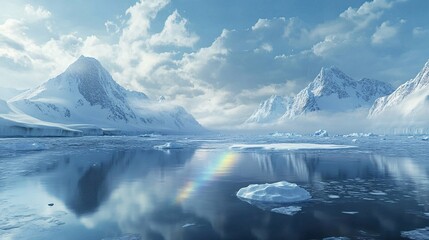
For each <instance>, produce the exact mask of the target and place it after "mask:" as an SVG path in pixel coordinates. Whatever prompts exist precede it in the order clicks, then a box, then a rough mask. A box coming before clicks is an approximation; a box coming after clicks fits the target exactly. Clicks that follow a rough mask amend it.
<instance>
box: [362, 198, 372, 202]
mask: <svg viewBox="0 0 429 240" xmlns="http://www.w3.org/2000/svg"><path fill="white" fill-rule="evenodd" d="M363 200H366V201H374V200H375V199H374V198H363Z"/></svg>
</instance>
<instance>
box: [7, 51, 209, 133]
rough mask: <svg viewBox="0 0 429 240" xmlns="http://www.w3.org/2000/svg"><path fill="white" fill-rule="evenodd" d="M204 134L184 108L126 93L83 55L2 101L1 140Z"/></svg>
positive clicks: (103, 70)
mask: <svg viewBox="0 0 429 240" xmlns="http://www.w3.org/2000/svg"><path fill="white" fill-rule="evenodd" d="M162 99H165V98H162ZM204 131H206V130H205V129H204V128H203V127H202V126H201V125H200V124H199V123H198V122H197V121H196V120H195V119H194V117H193V116H192V115H191V114H189V113H188V112H187V111H186V110H185V109H184V108H183V107H180V106H176V105H174V104H172V103H171V102H167V101H165V100H162V101H158V100H151V99H149V98H148V97H147V96H146V95H145V94H144V93H141V92H136V91H130V90H127V89H125V88H123V87H122V86H120V85H119V84H118V83H116V82H115V80H113V78H112V76H111V75H110V74H109V73H108V72H107V70H106V69H105V68H104V67H103V66H102V65H101V64H100V62H98V60H96V59H95V58H91V57H85V56H81V57H79V58H78V59H77V60H76V61H75V62H74V63H73V64H71V65H70V66H69V67H68V68H67V69H66V70H65V72H63V73H62V74H60V75H58V76H57V77H55V78H52V79H50V80H48V81H47V82H45V83H43V84H41V85H39V86H37V87H35V88H33V89H30V90H27V91H25V92H22V93H20V94H18V95H17V96H15V97H13V98H11V99H9V100H7V102H6V101H4V100H0V136H82V135H106V134H107V135H116V134H137V133H169V134H182V133H199V132H204Z"/></svg>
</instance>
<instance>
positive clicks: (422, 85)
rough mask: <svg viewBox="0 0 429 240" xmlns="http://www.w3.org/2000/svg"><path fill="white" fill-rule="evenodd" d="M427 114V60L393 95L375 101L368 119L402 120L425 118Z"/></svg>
mask: <svg viewBox="0 0 429 240" xmlns="http://www.w3.org/2000/svg"><path fill="white" fill-rule="evenodd" d="M427 113H429V60H428V61H427V62H426V64H425V65H424V66H423V68H422V70H421V71H420V72H419V73H418V74H417V75H416V77H415V78H413V79H411V80H409V81H407V82H405V83H403V84H402V85H400V86H399V87H398V88H397V89H396V90H395V91H394V92H393V93H391V94H390V95H388V96H384V97H381V98H379V99H377V100H376V101H375V103H374V105H373V106H372V108H371V109H370V112H369V117H372V118H375V117H382V116H383V115H389V116H392V115H394V116H399V117H403V118H409V120H410V118H415V117H419V115H420V116H421V117H422V118H427Z"/></svg>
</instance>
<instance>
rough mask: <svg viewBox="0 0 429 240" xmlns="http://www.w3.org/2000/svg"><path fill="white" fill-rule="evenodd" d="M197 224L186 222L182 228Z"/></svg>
mask: <svg viewBox="0 0 429 240" xmlns="http://www.w3.org/2000/svg"><path fill="white" fill-rule="evenodd" d="M192 226H195V223H186V224H184V225H183V226H182V228H187V227H192Z"/></svg>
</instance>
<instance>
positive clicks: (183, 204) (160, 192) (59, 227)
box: [0, 136, 429, 239]
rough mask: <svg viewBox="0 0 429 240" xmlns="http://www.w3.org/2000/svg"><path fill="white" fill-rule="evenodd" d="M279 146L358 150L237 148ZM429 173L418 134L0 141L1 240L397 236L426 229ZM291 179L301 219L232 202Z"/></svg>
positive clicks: (426, 150) (428, 157)
mask: <svg viewBox="0 0 429 240" xmlns="http://www.w3.org/2000/svg"><path fill="white" fill-rule="evenodd" d="M167 142H171V143H174V144H171V145H170V146H171V147H172V148H173V149H156V147H155V148H154V146H160V145H164V144H165V143H167ZM277 142H295V143H330V144H341V145H354V146H356V148H350V149H337V150H321V149H319V150H294V151H287V150H281V151H280V150H278V151H276V150H271V151H263V150H257V149H253V150H241V151H238V150H230V149H229V147H230V146H231V145H232V144H235V143H252V144H253V143H259V144H263V143H277ZM34 143H36V144H34ZM428 176H429V143H428V142H425V141H422V140H421V139H420V138H417V137H416V138H408V137H366V138H365V137H362V138H358V140H357V141H352V139H351V138H344V137H333V138H306V137H295V138H286V137H267V136H257V137H251V138H250V137H245V136H236V137H231V136H216V137H204V139H202V138H201V137H199V138H198V137H161V136H160V137H150V138H144V137H84V138H43V139H1V140H0V209H1V217H0V239H323V238H326V237H349V238H352V239H401V232H402V231H409V230H414V229H419V228H424V227H427V226H429V177H428ZM283 180H285V181H289V182H293V183H297V184H298V185H299V186H301V187H303V188H305V189H306V190H308V191H309V192H310V193H311V195H312V199H311V200H310V201H306V202H302V203H295V204H291V205H293V206H298V207H301V211H299V212H297V213H296V214H295V215H293V216H289V215H283V214H279V213H274V212H271V211H270V209H271V208H275V207H282V206H288V205H259V204H256V205H251V204H249V203H247V202H245V201H241V200H240V199H238V198H237V197H236V196H235V193H236V192H237V191H238V190H239V189H240V188H242V187H245V186H247V185H249V184H252V183H266V182H276V181H283ZM49 203H53V204H54V205H53V206H48V204H49Z"/></svg>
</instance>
